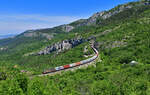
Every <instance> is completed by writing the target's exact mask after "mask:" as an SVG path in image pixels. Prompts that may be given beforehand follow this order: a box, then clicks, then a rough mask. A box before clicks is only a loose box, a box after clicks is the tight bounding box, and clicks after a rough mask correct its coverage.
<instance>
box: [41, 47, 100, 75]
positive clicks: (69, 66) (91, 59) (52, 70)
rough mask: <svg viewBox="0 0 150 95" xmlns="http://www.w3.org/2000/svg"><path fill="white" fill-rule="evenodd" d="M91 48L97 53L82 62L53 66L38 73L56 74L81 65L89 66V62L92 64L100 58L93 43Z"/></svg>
mask: <svg viewBox="0 0 150 95" xmlns="http://www.w3.org/2000/svg"><path fill="white" fill-rule="evenodd" d="M91 48H92V49H93V51H94V53H95V55H94V56H93V57H91V58H88V59H86V60H82V61H80V62H76V63H72V64H68V65H64V66H59V67H55V68H51V69H49V70H45V71H44V72H42V74H41V75H38V76H47V75H55V74H58V73H61V71H69V70H71V71H72V70H74V69H78V68H80V67H83V66H88V65H89V64H92V62H94V61H95V60H96V59H97V58H98V55H99V52H98V51H97V50H96V49H95V48H94V46H93V45H92V46H91Z"/></svg>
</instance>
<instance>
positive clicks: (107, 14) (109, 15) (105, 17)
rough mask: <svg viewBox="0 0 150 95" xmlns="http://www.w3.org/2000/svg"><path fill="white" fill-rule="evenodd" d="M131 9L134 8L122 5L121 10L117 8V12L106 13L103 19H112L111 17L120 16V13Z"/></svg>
mask: <svg viewBox="0 0 150 95" xmlns="http://www.w3.org/2000/svg"><path fill="white" fill-rule="evenodd" d="M130 8H132V6H130V5H128V6H127V5H122V6H120V7H119V8H117V9H116V10H114V11H110V12H106V13H104V14H103V15H102V16H101V17H102V19H107V18H109V17H111V16H113V15H115V14H118V13H120V12H122V11H124V10H126V9H130Z"/></svg>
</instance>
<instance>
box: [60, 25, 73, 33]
mask: <svg viewBox="0 0 150 95" xmlns="http://www.w3.org/2000/svg"><path fill="white" fill-rule="evenodd" d="M62 29H63V31H65V32H70V31H71V30H73V29H74V27H73V26H71V25H64V26H62Z"/></svg>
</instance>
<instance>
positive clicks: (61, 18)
mask: <svg viewBox="0 0 150 95" xmlns="http://www.w3.org/2000/svg"><path fill="white" fill-rule="evenodd" d="M130 1H134V0H0V35H7V34H18V33H21V32H24V31H25V30H28V29H38V28H50V27H54V26H57V25H61V24H67V23H70V22H72V21H75V20H77V19H81V18H88V17H89V16H91V15H92V14H94V13H95V12H100V11H103V10H108V9H111V8H113V7H114V6H116V5H118V4H123V3H127V2H130Z"/></svg>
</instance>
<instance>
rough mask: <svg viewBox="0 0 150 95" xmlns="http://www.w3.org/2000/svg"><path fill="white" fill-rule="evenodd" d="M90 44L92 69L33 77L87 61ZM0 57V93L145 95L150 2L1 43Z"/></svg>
mask: <svg viewBox="0 0 150 95" xmlns="http://www.w3.org/2000/svg"><path fill="white" fill-rule="evenodd" d="M90 42H94V46H95V47H96V48H97V49H98V50H99V58H98V60H99V59H101V60H102V61H101V62H100V61H98V60H97V61H95V63H94V64H95V66H92V65H91V66H89V67H87V68H81V69H78V70H75V71H67V72H61V74H56V75H53V76H43V77H38V76H36V75H39V74H41V73H42V71H44V70H46V69H49V68H53V67H56V66H61V65H65V64H70V63H74V62H78V61H80V60H83V59H86V58H87V57H85V56H88V57H90V56H91V55H92V54H93V51H92V49H91V48H90ZM0 56H1V57H0V95H149V93H150V77H149V74H150V65H149V64H150V5H149V2H148V1H137V2H130V3H127V4H123V5H118V6H116V7H115V8H113V9H111V10H109V11H103V12H98V13H96V14H94V15H93V16H91V17H90V18H88V19H81V20H78V21H75V22H72V23H70V24H67V25H61V26H57V27H54V28H49V29H37V30H28V31H26V32H24V33H22V34H20V35H18V36H16V37H14V38H8V39H2V40H0ZM21 71H23V72H21Z"/></svg>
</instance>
